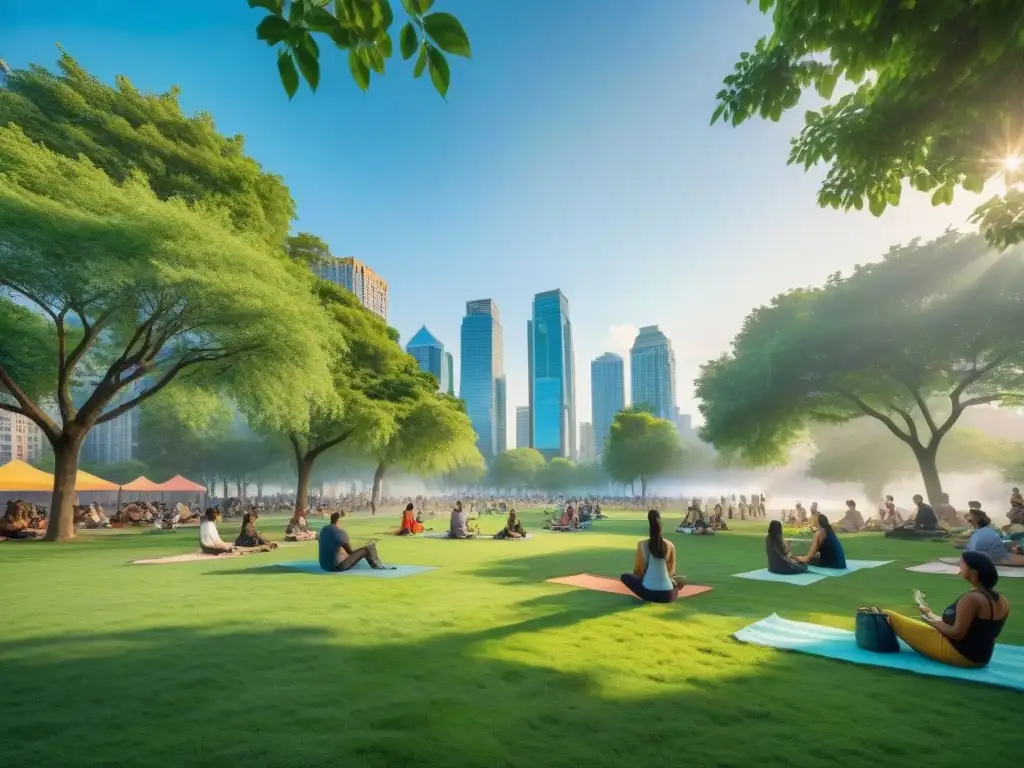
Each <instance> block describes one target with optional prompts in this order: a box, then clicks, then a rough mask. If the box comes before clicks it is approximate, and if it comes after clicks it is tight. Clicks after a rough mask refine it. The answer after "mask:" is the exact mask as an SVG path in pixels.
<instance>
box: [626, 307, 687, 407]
mask: <svg viewBox="0 0 1024 768" xmlns="http://www.w3.org/2000/svg"><path fill="white" fill-rule="evenodd" d="M629 378H630V384H631V389H632V395H633V405H634V406H637V405H646V406H648V407H650V408H651V410H652V411H653V412H654V415H655V416H657V417H658V418H659V419H667V420H669V421H673V422H674V421H675V416H676V412H677V411H676V355H675V352H673V351H672V342H670V341H669V340H668V337H666V336H665V334H664V333H662V332H661V330H660V329H659V328H658V326H656V325H647V326H644V327H643V328H641V329H640V332H639V333H638V334H637V336H636V341H634V342H633V348H632V349H631V350H630V351H629Z"/></svg>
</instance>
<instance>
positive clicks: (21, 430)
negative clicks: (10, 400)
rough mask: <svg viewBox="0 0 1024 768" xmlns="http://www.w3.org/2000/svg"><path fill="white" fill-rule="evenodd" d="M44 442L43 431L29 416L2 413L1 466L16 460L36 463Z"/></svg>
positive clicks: (0, 416)
mask: <svg viewBox="0 0 1024 768" xmlns="http://www.w3.org/2000/svg"><path fill="white" fill-rule="evenodd" d="M44 442H45V438H44V437H43V432H42V430H41V429H39V427H37V426H36V424H35V422H34V421H32V420H31V419H29V418H28V417H27V416H22V415H21V414H20V413H11V412H10V411H0V466H2V465H4V464H6V463H8V462H10V461H14V460H15V459H20V460H21V461H28V462H33V461H36V460H37V459H38V458H39V457H40V455H41V454H42V452H43V445H44Z"/></svg>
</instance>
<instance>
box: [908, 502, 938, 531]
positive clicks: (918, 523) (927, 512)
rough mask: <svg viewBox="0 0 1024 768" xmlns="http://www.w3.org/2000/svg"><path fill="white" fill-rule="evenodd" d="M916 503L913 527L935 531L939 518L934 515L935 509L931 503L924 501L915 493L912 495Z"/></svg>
mask: <svg viewBox="0 0 1024 768" xmlns="http://www.w3.org/2000/svg"><path fill="white" fill-rule="evenodd" d="M914 503H915V504H917V516H916V517H915V518H914V527H915V528H917V529H918V530H924V531H935V530H938V527H939V519H938V518H937V517H936V516H935V510H934V509H932V508H931V505H929V504H925V503H924V497H923V496H921V494H917V495H916V496H915V497H914Z"/></svg>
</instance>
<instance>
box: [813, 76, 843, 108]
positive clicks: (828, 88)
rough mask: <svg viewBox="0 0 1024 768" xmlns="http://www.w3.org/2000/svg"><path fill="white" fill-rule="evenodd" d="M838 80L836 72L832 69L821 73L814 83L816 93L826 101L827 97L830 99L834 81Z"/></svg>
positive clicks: (833, 89)
mask: <svg viewBox="0 0 1024 768" xmlns="http://www.w3.org/2000/svg"><path fill="white" fill-rule="evenodd" d="M838 81H839V78H838V77H837V76H836V73H835V72H834V71H831V70H829V71H828V72H825V73H824V74H822V75H821V77H819V78H818V82H817V83H816V86H817V90H818V95H819V96H821V98H823V99H825V100H826V101H827V100H828V99H831V98H832V93H833V92H834V91H835V89H836V83H837V82H838Z"/></svg>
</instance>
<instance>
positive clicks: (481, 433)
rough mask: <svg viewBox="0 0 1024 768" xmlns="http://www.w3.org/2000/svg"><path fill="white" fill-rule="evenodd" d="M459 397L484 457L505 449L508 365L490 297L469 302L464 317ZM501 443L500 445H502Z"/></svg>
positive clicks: (499, 325)
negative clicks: (506, 375)
mask: <svg viewBox="0 0 1024 768" xmlns="http://www.w3.org/2000/svg"><path fill="white" fill-rule="evenodd" d="M461 335H462V338H461V341H462V369H461V371H460V375H459V397H461V398H462V400H463V401H464V402H465V403H466V413H467V414H468V415H469V420H470V421H471V422H472V423H473V429H474V430H476V436H477V448H479V449H480V453H481V454H483V456H484V458H485V459H491V458H493V457H494V456H495V455H496V454H497V453H498V452H499V451H502V450H504V449H505V445H504V441H505V439H506V431H505V419H506V417H505V368H504V356H503V353H502V333H501V319H500V317H499V315H498V306H497V305H496V304H495V303H494V302H493V301H491V300H490V299H479V300H477V301H469V302H466V316H465V317H464V318H462V334H461ZM499 446H500V447H499Z"/></svg>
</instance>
